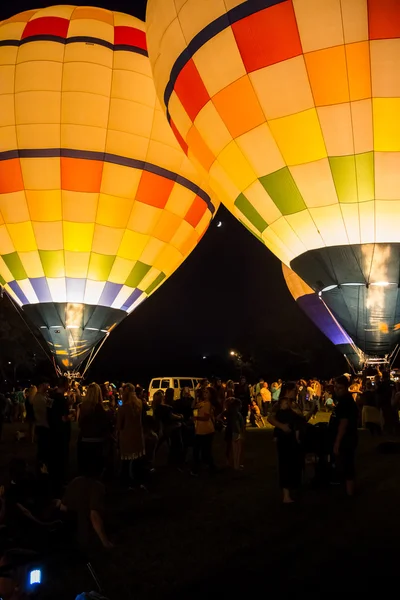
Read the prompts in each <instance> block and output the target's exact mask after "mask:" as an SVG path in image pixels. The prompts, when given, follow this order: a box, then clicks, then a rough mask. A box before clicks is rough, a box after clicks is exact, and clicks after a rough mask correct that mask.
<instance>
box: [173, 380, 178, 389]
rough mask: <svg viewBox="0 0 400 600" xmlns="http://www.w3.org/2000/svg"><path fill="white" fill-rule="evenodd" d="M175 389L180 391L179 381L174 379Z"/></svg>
mask: <svg viewBox="0 0 400 600" xmlns="http://www.w3.org/2000/svg"><path fill="white" fill-rule="evenodd" d="M174 388H175V389H178V388H179V384H178V380H177V379H174Z"/></svg>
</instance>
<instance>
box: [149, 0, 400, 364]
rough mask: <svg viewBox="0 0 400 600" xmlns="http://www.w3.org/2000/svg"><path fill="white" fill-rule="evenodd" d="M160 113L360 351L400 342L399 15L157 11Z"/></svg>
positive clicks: (293, 5)
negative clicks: (399, 330) (320, 297)
mask: <svg viewBox="0 0 400 600" xmlns="http://www.w3.org/2000/svg"><path fill="white" fill-rule="evenodd" d="M147 28H148V44H149V55H150V60H151V62H152V67H153V75H154V79H155V83H156V88H157V91H158V95H159V98H160V100H162V101H163V103H164V107H165V109H166V113H167V116H168V118H169V120H170V123H171V126H172V127H173V129H174V130H175V131H177V132H178V139H179V140H180V142H181V145H182V147H183V148H184V149H186V151H187V153H188V156H189V158H190V159H191V160H192V161H193V163H194V164H196V166H197V168H198V169H199V170H200V171H203V172H205V173H208V174H209V175H210V181H211V187H212V188H213V189H214V191H215V192H216V193H217V194H218V196H219V197H220V199H221V200H222V201H223V203H224V204H225V205H226V206H227V207H228V208H229V209H230V211H231V212H232V213H233V214H234V215H235V216H236V217H237V218H238V219H239V220H240V221H241V222H242V223H243V224H244V225H245V226H246V227H247V228H248V229H249V230H250V231H251V232H252V233H253V234H254V235H255V236H257V238H258V239H259V240H261V241H262V242H263V243H264V244H265V245H266V246H267V247H268V248H269V249H270V250H272V251H273V252H274V253H275V254H276V255H277V256H278V257H279V258H280V259H281V260H282V261H283V262H284V263H285V264H286V265H290V266H291V267H292V269H294V271H296V272H297V273H298V274H299V275H300V276H301V277H302V278H303V279H304V280H305V281H306V282H307V283H308V284H309V285H310V286H311V287H312V288H313V290H314V291H318V292H321V293H322V294H323V297H324V300H325V302H326V303H327V305H329V306H330V308H331V310H332V311H333V312H334V313H335V315H336V316H337V317H338V319H339V320H340V321H341V323H342V324H343V325H344V327H345V329H346V330H347V332H348V333H349V334H350V335H351V337H352V338H353V340H354V341H355V343H356V344H357V345H358V346H359V347H360V348H362V350H363V351H365V352H367V353H369V354H379V355H383V354H388V353H389V352H390V351H391V350H392V349H393V347H394V345H395V344H396V342H397V340H398V333H397V329H396V324H398V323H399V320H400V319H399V316H400V301H399V300H398V286H399V272H400V269H399V267H400V259H399V245H398V244H399V242H400V228H399V218H400V76H399V73H400V2H398V0H247V1H243V0H187V1H186V2H182V1H174V0H149V2H148V9H147Z"/></svg>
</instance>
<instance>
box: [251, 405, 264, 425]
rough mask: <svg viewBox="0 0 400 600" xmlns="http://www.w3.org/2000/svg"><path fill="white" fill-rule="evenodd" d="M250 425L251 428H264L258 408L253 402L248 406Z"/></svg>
mask: <svg viewBox="0 0 400 600" xmlns="http://www.w3.org/2000/svg"><path fill="white" fill-rule="evenodd" d="M250 423H251V425H252V426H253V427H258V428H260V427H265V421H264V419H263V418H262V416H261V411H260V407H259V406H258V404H257V402H256V401H255V400H252V401H251V406H250Z"/></svg>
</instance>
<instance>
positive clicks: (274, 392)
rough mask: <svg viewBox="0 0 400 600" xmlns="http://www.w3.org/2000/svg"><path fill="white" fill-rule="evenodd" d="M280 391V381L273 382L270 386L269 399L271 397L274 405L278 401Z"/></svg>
mask: <svg viewBox="0 0 400 600" xmlns="http://www.w3.org/2000/svg"><path fill="white" fill-rule="evenodd" d="M281 389H282V379H278V381H274V383H273V384H272V385H271V397H272V402H273V403H274V404H275V403H276V402H278V400H279V398H280V395H281Z"/></svg>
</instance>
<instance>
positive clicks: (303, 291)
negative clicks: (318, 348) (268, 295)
mask: <svg viewBox="0 0 400 600" xmlns="http://www.w3.org/2000/svg"><path fill="white" fill-rule="evenodd" d="M282 272H283V277H284V279H285V282H286V285H287V286H288V289H289V292H290V293H291V295H292V296H293V298H294V300H295V301H296V303H297V304H298V305H299V306H300V308H301V309H302V310H303V311H304V312H305V314H306V315H307V317H309V319H311V321H312V322H313V323H314V325H316V326H317V327H318V329H319V330H320V331H322V333H323V334H324V335H325V336H326V337H327V338H328V340H330V341H331V342H332V344H333V345H334V346H336V347H337V349H338V350H339V352H341V353H342V354H343V356H344V357H345V359H346V360H347V362H348V363H349V365H350V367H351V368H352V370H353V371H356V370H357V371H358V369H359V368H360V367H361V366H363V364H364V360H365V359H364V355H363V353H362V351H361V350H360V349H359V348H357V346H356V345H355V344H354V342H353V340H352V339H351V337H350V336H349V335H348V334H347V333H346V331H345V330H344V329H343V327H342V326H341V325H340V323H339V322H338V321H337V319H336V318H335V316H334V315H333V313H332V311H331V310H330V309H329V307H328V306H327V305H326V304H325V302H324V300H323V298H322V295H321V296H320V295H319V294H316V293H315V292H314V290H313V289H311V288H310V286H309V285H307V284H306V282H305V281H303V280H302V279H301V278H300V277H299V276H298V275H296V273H295V272H294V271H292V269H289V267H287V266H286V265H285V264H283V263H282Z"/></svg>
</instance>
